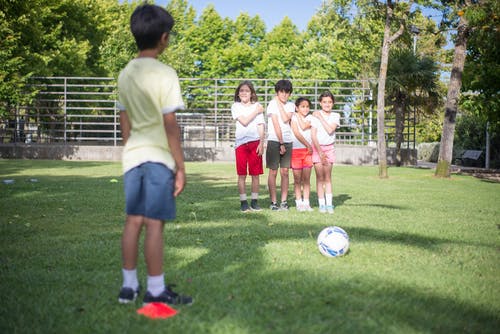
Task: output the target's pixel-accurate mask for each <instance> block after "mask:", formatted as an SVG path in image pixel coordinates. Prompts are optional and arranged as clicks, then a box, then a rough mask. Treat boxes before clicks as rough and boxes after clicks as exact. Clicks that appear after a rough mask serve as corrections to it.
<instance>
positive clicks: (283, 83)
mask: <svg viewBox="0 0 500 334" xmlns="http://www.w3.org/2000/svg"><path fill="white" fill-rule="evenodd" d="M274 91H275V92H276V93H277V92H286V93H290V94H291V93H292V91H293V87H292V83H291V82H290V80H279V81H278V82H277V83H276V85H275V86H274Z"/></svg>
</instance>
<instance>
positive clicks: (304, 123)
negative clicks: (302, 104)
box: [297, 114, 311, 131]
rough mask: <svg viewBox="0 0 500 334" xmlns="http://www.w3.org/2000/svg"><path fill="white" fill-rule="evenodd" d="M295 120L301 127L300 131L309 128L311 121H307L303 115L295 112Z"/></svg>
mask: <svg viewBox="0 0 500 334" xmlns="http://www.w3.org/2000/svg"><path fill="white" fill-rule="evenodd" d="M297 121H298V123H299V126H300V128H301V129H302V131H305V130H307V129H310V128H311V122H309V121H308V120H306V119H305V117H302V116H300V115H299V114H297Z"/></svg>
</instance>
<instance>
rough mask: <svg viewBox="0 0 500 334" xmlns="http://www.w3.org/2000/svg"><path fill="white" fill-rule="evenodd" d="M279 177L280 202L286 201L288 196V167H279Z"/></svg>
mask: <svg viewBox="0 0 500 334" xmlns="http://www.w3.org/2000/svg"><path fill="white" fill-rule="evenodd" d="M280 177H281V184H280V186H281V203H284V202H286V200H287V198H288V184H289V182H290V180H289V176H288V168H280Z"/></svg>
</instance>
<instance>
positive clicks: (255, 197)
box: [251, 193, 259, 199]
mask: <svg viewBox="0 0 500 334" xmlns="http://www.w3.org/2000/svg"><path fill="white" fill-rule="evenodd" d="M251 196H252V199H259V193H252V195H251Z"/></svg>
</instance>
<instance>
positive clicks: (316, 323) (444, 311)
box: [0, 160, 500, 334]
mask: <svg viewBox="0 0 500 334" xmlns="http://www.w3.org/2000/svg"><path fill="white" fill-rule="evenodd" d="M186 169H187V178H188V183H187V187H186V190H185V192H184V193H183V194H181V195H180V196H179V198H178V199H177V205H178V218H177V219H176V220H175V221H174V222H169V223H167V224H166V225H165V233H164V239H165V248H164V258H165V261H164V263H165V267H164V268H165V278H166V281H167V282H172V283H176V284H177V287H176V288H177V290H178V291H179V292H182V293H186V294H190V295H192V296H193V297H194V299H195V303H194V304H193V305H192V306H190V307H180V308H179V307H176V308H177V309H179V311H180V312H179V313H178V314H177V315H176V316H175V317H173V318H170V319H168V320H163V321H162V320H155V321H153V320H150V319H147V318H145V317H143V316H140V315H138V314H137V313H136V311H137V309H138V308H139V307H141V306H142V304H141V302H140V301H141V300H142V293H141V295H140V297H139V301H138V302H136V303H134V304H132V305H120V304H118V302H117V295H118V291H119V288H120V285H121V271H120V266H121V256H120V238H121V233H122V229H123V220H124V210H123V206H124V198H123V197H124V195H123V178H122V176H121V168H120V164H118V163H97V162H69V161H43V160H34V161H27V160H0V179H1V180H3V179H14V180H15V183H14V184H10V185H6V184H4V183H0V192H1V194H2V200H1V201H0V212H1V213H2V215H1V217H0V244H1V245H2V246H1V247H0V258H1V259H2V261H1V263H0V276H1V279H2V284H1V287H2V290H1V291H2V306H1V307H0V332H2V333H90V332H91V333H103V332H106V333H231V334H233V333H277V334H281V333H283V334H284V333H331V332H332V331H334V332H335V333H361V334H363V333H435V332H439V333H463V332H470V333H484V334H489V333H497V332H498V328H499V326H500V317H499V314H500V298H499V296H500V289H499V287H498V284H497V283H498V277H499V275H500V265H499V262H498V225H497V224H498V217H499V216H500V207H499V206H498V195H499V191H500V189H499V184H498V183H492V182H485V181H481V180H479V179H475V178H473V177H470V176H461V175H453V176H452V178H451V180H442V179H436V178H434V177H432V172H431V171H429V170H423V169H415V168H399V169H393V170H391V174H392V176H393V177H391V179H388V180H387V179H386V180H380V179H378V178H376V177H374V176H373V175H374V174H375V172H374V171H375V170H376V167H348V166H337V167H335V170H334V183H335V189H336V190H335V194H334V202H335V204H336V211H335V216H334V219H333V220H332V217H331V216H325V215H322V214H320V213H318V212H317V210H316V211H315V212H312V213H300V212H296V211H295V210H294V209H293V208H292V210H291V211H290V212H287V213H284V212H271V211H270V210H268V209H265V210H263V211H262V212H258V213H251V214H241V213H240V212H239V198H238V190H237V177H236V173H235V170H234V164H231V163H217V164H213V163H187V165H186ZM33 178H35V179H37V180H38V182H30V179H33ZM113 179H116V180H118V182H116V183H114V182H110V181H111V180H113ZM313 185H314V180H313ZM313 193H314V189H313ZM214 194H217V196H214ZM261 203H262V204H263V205H264V204H266V203H268V197H267V191H266V190H265V186H264V182H262V187H261ZM315 203H316V202H315V201H313V204H315ZM464 203H466V204H467V205H464ZM471 208H473V210H472V209H471ZM332 224H335V225H338V226H341V227H342V228H344V229H345V230H346V231H347V233H348V234H349V236H350V251H349V253H348V254H347V255H345V256H344V257H342V258H337V259H329V258H326V257H324V256H322V255H321V254H320V253H319V251H318V249H317V246H316V236H317V234H318V233H319V231H321V229H323V228H324V227H326V226H329V225H332ZM142 246H143V243H142V239H141V251H140V255H139V256H140V259H141V260H140V261H139V266H138V273H139V279H140V282H141V284H142V286H143V287H145V283H146V282H145V280H146V278H145V276H146V270H145V265H144V261H143V260H142V258H143V254H142V249H143V248H142ZM33 296H36V298H37V300H38V302H20V300H23V301H27V300H31V299H32V298H34V297H33Z"/></svg>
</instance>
